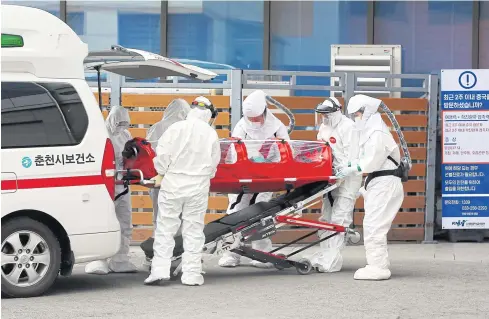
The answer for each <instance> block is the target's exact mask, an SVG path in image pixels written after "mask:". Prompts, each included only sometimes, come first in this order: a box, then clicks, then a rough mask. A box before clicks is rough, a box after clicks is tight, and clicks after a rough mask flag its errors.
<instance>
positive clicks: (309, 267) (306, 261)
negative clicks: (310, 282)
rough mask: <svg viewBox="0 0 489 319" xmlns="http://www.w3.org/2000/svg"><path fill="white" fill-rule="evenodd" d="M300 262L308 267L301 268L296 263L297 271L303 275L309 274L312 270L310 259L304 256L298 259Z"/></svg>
mask: <svg viewBox="0 0 489 319" xmlns="http://www.w3.org/2000/svg"><path fill="white" fill-rule="evenodd" d="M298 263H300V264H303V265H305V266H306V269H303V268H301V267H300V266H299V265H296V266H295V269H296V270H297V272H298V273H299V274H301V275H309V274H310V273H311V271H312V269H313V268H312V264H311V262H310V261H309V259H305V258H302V259H300V260H299V261H298Z"/></svg>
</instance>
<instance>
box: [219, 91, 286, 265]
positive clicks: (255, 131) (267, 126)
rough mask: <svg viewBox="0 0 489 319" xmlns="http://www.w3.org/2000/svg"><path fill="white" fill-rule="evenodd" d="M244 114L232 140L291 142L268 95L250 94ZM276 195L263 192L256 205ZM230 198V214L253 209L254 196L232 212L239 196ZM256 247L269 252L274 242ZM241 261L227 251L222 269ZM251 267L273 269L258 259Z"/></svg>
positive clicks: (261, 242)
mask: <svg viewBox="0 0 489 319" xmlns="http://www.w3.org/2000/svg"><path fill="white" fill-rule="evenodd" d="M243 114H244V117H243V118H241V119H240V120H239V122H238V123H237V124H236V127H235V128H234V130H233V132H232V134H231V135H232V137H237V138H241V139H243V140H266V139H270V138H281V139H285V140H290V137H289V134H288V132H287V128H286V127H285V125H284V124H283V123H282V122H281V121H280V120H279V119H278V118H277V117H275V116H274V115H273V114H272V112H270V111H269V110H268V109H267V101H266V93H265V92H263V91H261V90H257V91H254V92H252V93H251V94H250V95H248V96H247V97H246V99H245V100H244V101H243ZM250 118H251V120H250ZM272 195H273V193H260V194H258V196H256V198H255V203H258V202H267V201H269V200H271V199H272ZM228 198H229V207H228V210H227V211H226V213H227V214H232V213H235V212H237V211H240V210H242V209H244V208H246V207H248V206H250V204H251V203H250V202H251V200H252V198H253V194H244V195H243V196H242V198H241V201H240V202H239V203H238V204H236V205H235V206H234V208H232V209H231V206H232V205H233V204H234V203H235V202H236V201H237V199H238V195H235V194H230V195H229V196H228ZM252 248H253V249H257V250H261V251H265V252H268V251H270V250H272V241H271V240H270V238H265V239H261V240H257V241H254V242H252ZM240 261H241V256H240V255H238V254H236V253H233V252H225V253H224V254H223V256H222V257H221V259H219V266H221V267H236V266H238V265H239V264H240ZM251 265H253V266H255V267H261V268H269V267H272V266H273V265H272V264H270V263H266V264H264V263H262V262H259V261H256V260H253V261H252V262H251Z"/></svg>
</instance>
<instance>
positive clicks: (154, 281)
mask: <svg viewBox="0 0 489 319" xmlns="http://www.w3.org/2000/svg"><path fill="white" fill-rule="evenodd" d="M168 280H170V277H163V276H158V275H157V274H156V275H155V274H150V275H149V276H148V278H146V279H145V280H144V284H145V285H158V284H160V283H162V282H164V281H168Z"/></svg>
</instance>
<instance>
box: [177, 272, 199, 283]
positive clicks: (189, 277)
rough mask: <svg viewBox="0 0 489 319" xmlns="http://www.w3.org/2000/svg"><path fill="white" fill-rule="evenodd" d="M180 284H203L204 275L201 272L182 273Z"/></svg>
mask: <svg viewBox="0 0 489 319" xmlns="http://www.w3.org/2000/svg"><path fill="white" fill-rule="evenodd" d="M181 280H182V284H184V285H186V286H202V285H203V284H204V277H203V276H202V274H196V273H185V272H184V273H183V274H182V279H181Z"/></svg>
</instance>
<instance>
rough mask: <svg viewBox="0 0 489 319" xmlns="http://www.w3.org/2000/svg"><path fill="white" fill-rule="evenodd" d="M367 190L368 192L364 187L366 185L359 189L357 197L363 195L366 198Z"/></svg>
mask: <svg viewBox="0 0 489 319" xmlns="http://www.w3.org/2000/svg"><path fill="white" fill-rule="evenodd" d="M365 192H366V190H365V187H364V186H362V187H360V189H359V190H358V193H357V199H358V198H359V197H360V196H362V197H364V198H365Z"/></svg>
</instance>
